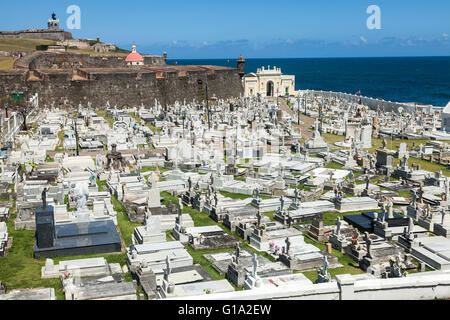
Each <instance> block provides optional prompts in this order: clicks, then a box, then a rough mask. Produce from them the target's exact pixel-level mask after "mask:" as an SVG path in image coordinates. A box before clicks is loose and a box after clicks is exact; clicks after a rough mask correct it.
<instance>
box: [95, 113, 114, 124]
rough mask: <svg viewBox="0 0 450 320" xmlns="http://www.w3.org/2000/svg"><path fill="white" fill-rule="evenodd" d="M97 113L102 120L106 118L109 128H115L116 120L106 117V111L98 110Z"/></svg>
mask: <svg viewBox="0 0 450 320" xmlns="http://www.w3.org/2000/svg"><path fill="white" fill-rule="evenodd" d="M95 113H97V115H98V116H99V117H102V118H104V119H105V120H106V121H108V123H109V126H110V127H111V128H112V127H113V125H114V119H112V118H110V117H107V116H106V110H96V111H95Z"/></svg>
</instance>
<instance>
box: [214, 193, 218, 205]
mask: <svg viewBox="0 0 450 320" xmlns="http://www.w3.org/2000/svg"><path fill="white" fill-rule="evenodd" d="M218 204H219V198H218V197H217V191H215V192H214V207H216V208H217V205H218Z"/></svg>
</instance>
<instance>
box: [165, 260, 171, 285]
mask: <svg viewBox="0 0 450 320" xmlns="http://www.w3.org/2000/svg"><path fill="white" fill-rule="evenodd" d="M170 272H171V270H170V260H169V256H166V271H165V272H164V279H165V280H166V281H169V275H170Z"/></svg>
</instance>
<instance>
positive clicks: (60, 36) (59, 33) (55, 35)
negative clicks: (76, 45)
mask: <svg viewBox="0 0 450 320" xmlns="http://www.w3.org/2000/svg"><path fill="white" fill-rule="evenodd" d="M0 38H13V39H47V40H55V41H63V40H66V39H72V34H71V33H70V32H65V31H64V30H62V29H61V30H49V29H29V30H20V31H0Z"/></svg>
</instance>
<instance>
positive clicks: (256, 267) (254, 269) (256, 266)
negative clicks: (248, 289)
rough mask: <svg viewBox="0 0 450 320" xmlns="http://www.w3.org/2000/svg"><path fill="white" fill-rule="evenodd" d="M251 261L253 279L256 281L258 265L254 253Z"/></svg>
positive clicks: (256, 256)
mask: <svg viewBox="0 0 450 320" xmlns="http://www.w3.org/2000/svg"><path fill="white" fill-rule="evenodd" d="M252 261H253V274H252V275H253V278H255V279H256V277H257V276H258V273H257V272H258V265H259V263H258V255H257V254H256V253H253V259H252Z"/></svg>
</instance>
